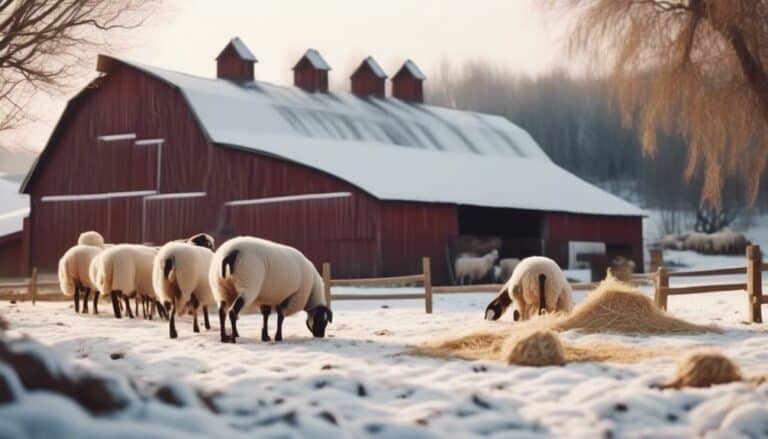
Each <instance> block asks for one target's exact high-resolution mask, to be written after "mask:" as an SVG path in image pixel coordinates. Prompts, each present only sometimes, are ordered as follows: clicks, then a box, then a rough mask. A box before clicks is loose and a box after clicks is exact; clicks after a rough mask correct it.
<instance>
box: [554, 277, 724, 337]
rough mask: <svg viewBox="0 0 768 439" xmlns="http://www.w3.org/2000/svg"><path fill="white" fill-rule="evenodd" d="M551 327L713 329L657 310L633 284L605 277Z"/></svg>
mask: <svg viewBox="0 0 768 439" xmlns="http://www.w3.org/2000/svg"><path fill="white" fill-rule="evenodd" d="M548 327H549V328H550V329H552V330H554V331H569V330H578V331H583V332H589V333H594V332H620V333H630V334H664V333H680V332H689V333H700V332H712V331H717V328H716V327H714V326H704V325H696V324H694V323H690V322H686V321H685V320H681V319H678V318H676V317H672V316H670V315H669V314H667V313H665V312H664V311H661V310H660V309H659V308H657V307H656V305H655V304H654V303H653V301H652V300H651V299H650V298H649V297H647V296H645V295H643V294H642V293H640V292H639V291H637V289H635V288H634V287H632V286H630V285H627V284H625V283H622V282H619V281H618V280H616V279H614V278H612V277H609V278H607V279H606V280H604V281H603V282H601V283H600V285H598V287H597V289H595V290H594V291H593V292H592V293H590V295H589V296H588V297H587V299H586V300H585V301H584V302H582V303H581V304H579V305H578V306H576V308H575V309H574V311H573V312H572V313H571V314H570V315H567V316H561V317H556V318H554V319H552V320H551V322H549V325H548Z"/></svg>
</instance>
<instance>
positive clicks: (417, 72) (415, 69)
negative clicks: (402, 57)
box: [395, 59, 427, 81]
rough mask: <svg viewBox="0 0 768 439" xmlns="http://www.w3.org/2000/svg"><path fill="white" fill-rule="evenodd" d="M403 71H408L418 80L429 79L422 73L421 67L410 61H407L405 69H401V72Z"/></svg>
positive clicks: (404, 65)
mask: <svg viewBox="0 0 768 439" xmlns="http://www.w3.org/2000/svg"><path fill="white" fill-rule="evenodd" d="M403 69H405V70H407V71H408V72H409V73H410V74H411V76H413V77H414V78H416V79H420V80H422V81H424V80H426V79H427V75H425V74H424V72H422V71H421V69H420V68H419V66H417V65H416V63H415V62H413V61H411V60H410V59H409V60H406V61H405V63H404V64H403V67H401V68H400V70H403ZM398 73H400V72H398ZM395 76H397V75H395Z"/></svg>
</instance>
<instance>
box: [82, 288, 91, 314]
mask: <svg viewBox="0 0 768 439" xmlns="http://www.w3.org/2000/svg"><path fill="white" fill-rule="evenodd" d="M90 297H91V289H90V288H83V314H88V299H89V298H90Z"/></svg>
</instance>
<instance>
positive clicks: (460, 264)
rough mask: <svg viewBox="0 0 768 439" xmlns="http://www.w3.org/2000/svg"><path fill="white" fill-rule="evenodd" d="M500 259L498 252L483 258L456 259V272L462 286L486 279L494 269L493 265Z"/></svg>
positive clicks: (464, 257) (464, 256)
mask: <svg viewBox="0 0 768 439" xmlns="http://www.w3.org/2000/svg"><path fill="white" fill-rule="evenodd" d="M498 257H499V252H498V250H495V249H494V250H491V252H490V253H487V254H485V255H483V256H481V257H475V256H466V255H461V256H459V257H458V258H456V262H455V263H454V272H455V274H456V279H457V280H458V281H459V283H460V284H464V283H465V282H467V281H470V282H474V281H478V280H480V279H482V278H484V277H485V276H486V275H487V274H488V272H489V271H490V270H491V269H492V268H493V263H494V262H496V259H498Z"/></svg>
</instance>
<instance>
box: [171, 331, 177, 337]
mask: <svg viewBox="0 0 768 439" xmlns="http://www.w3.org/2000/svg"><path fill="white" fill-rule="evenodd" d="M171 338H179V334H177V333H176V331H171Z"/></svg>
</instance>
